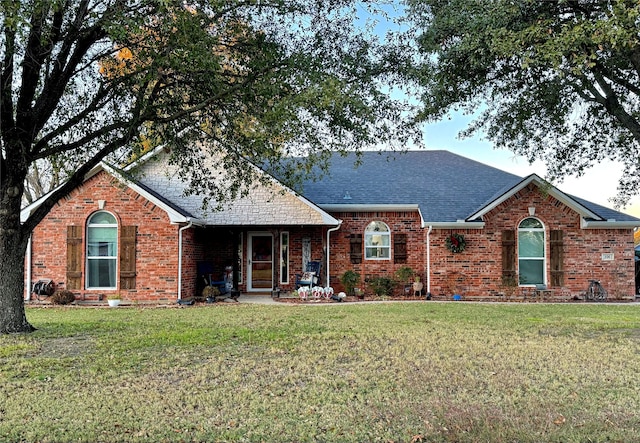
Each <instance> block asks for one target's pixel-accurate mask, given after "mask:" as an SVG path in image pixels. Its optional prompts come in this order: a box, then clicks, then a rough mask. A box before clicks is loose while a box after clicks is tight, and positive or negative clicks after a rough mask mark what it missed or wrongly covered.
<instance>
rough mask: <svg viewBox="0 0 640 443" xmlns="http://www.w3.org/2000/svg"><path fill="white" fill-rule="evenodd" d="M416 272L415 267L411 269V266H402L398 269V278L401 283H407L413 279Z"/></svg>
mask: <svg viewBox="0 0 640 443" xmlns="http://www.w3.org/2000/svg"><path fill="white" fill-rule="evenodd" d="M415 274H416V273H415V272H414V270H413V269H411V267H409V266H402V267H401V268H399V269H398V270H397V271H396V279H397V280H398V282H400V283H407V282H408V281H411V279H412V278H413V276H414V275H415Z"/></svg>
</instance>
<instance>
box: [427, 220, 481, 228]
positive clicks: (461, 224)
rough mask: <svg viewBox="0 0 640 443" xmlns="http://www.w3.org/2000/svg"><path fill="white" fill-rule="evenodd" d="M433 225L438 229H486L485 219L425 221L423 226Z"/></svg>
mask: <svg viewBox="0 0 640 443" xmlns="http://www.w3.org/2000/svg"><path fill="white" fill-rule="evenodd" d="M427 226H431V227H434V228H437V229H484V227H485V222H483V221H466V220H457V221H454V222H424V223H423V226H422V227H423V228H426V227H427Z"/></svg>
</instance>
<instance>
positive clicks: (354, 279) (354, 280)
mask: <svg viewBox="0 0 640 443" xmlns="http://www.w3.org/2000/svg"><path fill="white" fill-rule="evenodd" d="M340 283H342V286H344V292H346V293H347V295H353V294H354V289H355V287H356V286H357V285H358V284H359V283H360V274H358V273H357V272H356V271H354V270H351V269H350V270H348V271H344V273H343V274H342V275H341V276H340Z"/></svg>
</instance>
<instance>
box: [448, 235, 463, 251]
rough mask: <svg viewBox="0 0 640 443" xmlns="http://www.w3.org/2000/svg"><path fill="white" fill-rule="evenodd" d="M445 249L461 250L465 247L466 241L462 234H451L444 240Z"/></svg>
mask: <svg viewBox="0 0 640 443" xmlns="http://www.w3.org/2000/svg"><path fill="white" fill-rule="evenodd" d="M445 244H446V246H447V249H448V250H449V251H451V252H455V253H458V252H462V251H464V249H465V248H466V247H467V242H466V241H465V240H464V235H462V234H451V235H449V236H447V238H446V240H445Z"/></svg>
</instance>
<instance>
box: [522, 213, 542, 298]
mask: <svg viewBox="0 0 640 443" xmlns="http://www.w3.org/2000/svg"><path fill="white" fill-rule="evenodd" d="M544 269H545V250H544V226H543V225H542V223H541V222H540V220H538V219H536V218H526V219H524V220H522V222H520V226H519V227H518V273H519V279H520V284H521V285H537V284H544Z"/></svg>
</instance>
